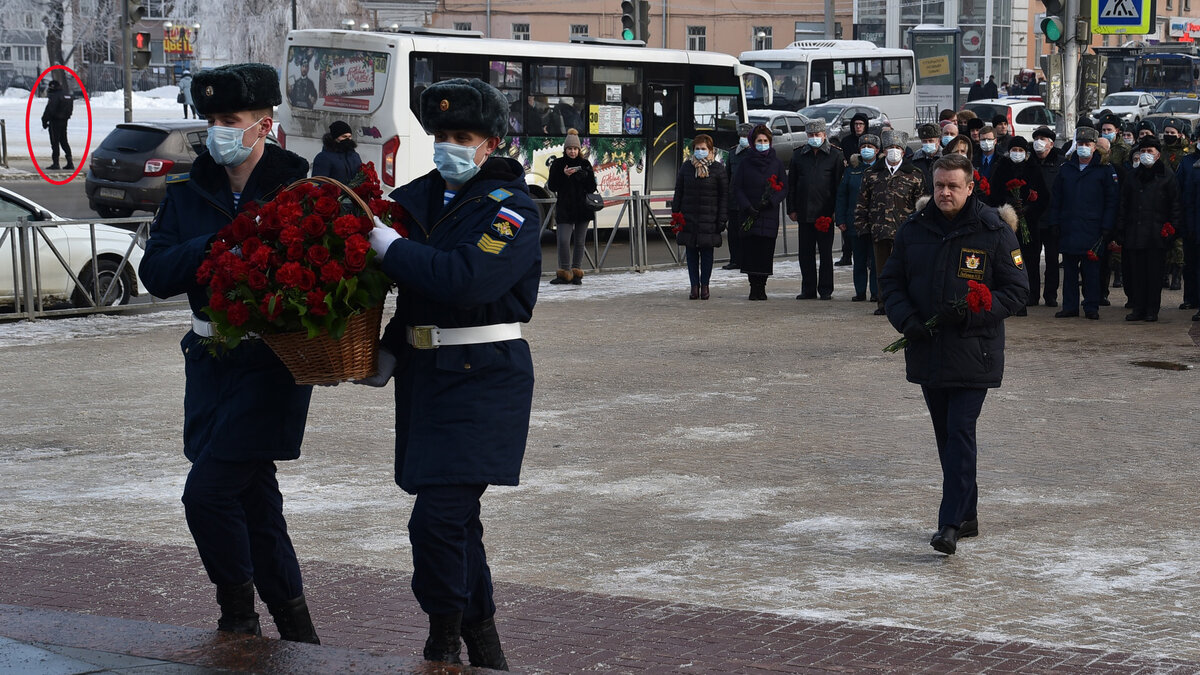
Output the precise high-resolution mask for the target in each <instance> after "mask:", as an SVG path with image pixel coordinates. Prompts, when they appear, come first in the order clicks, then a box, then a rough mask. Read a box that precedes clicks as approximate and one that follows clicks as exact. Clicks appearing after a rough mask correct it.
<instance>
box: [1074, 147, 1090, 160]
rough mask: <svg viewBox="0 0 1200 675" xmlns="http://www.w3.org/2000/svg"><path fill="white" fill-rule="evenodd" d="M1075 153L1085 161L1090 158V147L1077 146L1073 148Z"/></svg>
mask: <svg viewBox="0 0 1200 675" xmlns="http://www.w3.org/2000/svg"><path fill="white" fill-rule="evenodd" d="M1075 154H1076V155H1078V156H1079V159H1082V160H1083V161H1085V162H1086V161H1087V160H1089V159H1091V158H1092V149H1091V148H1089V147H1088V146H1086V145H1081V146H1079V147H1078V148H1075Z"/></svg>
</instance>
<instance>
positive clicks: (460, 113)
mask: <svg viewBox="0 0 1200 675" xmlns="http://www.w3.org/2000/svg"><path fill="white" fill-rule="evenodd" d="M421 126H422V127H424V129H425V131H426V133H430V134H432V133H434V132H435V131H443V130H446V129H455V130H458V129H462V130H465V131H475V132H479V133H481V134H487V135H488V136H496V137H497V138H504V137H505V136H506V135H508V99H507V98H505V97H504V94H502V93H500V90H499V89H496V88H495V87H493V86H492V85H490V84H488V83H487V82H484V81H483V80H479V79H476V78H471V79H469V80H467V79H464V78H461V77H457V78H454V79H452V80H445V81H443V82H438V83H436V84H432V85H430V86H429V87H428V88H426V89H425V91H423V92H421Z"/></svg>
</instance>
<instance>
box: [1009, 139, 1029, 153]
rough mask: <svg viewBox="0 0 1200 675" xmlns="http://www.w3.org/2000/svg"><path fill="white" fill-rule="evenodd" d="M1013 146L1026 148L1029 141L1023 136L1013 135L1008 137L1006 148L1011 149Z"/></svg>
mask: <svg viewBox="0 0 1200 675" xmlns="http://www.w3.org/2000/svg"><path fill="white" fill-rule="evenodd" d="M1013 148H1020V149H1021V150H1028V149H1029V141H1027V140H1025V137H1023V136H1013V137H1012V138H1010V139H1008V149H1009V150H1012V149H1013Z"/></svg>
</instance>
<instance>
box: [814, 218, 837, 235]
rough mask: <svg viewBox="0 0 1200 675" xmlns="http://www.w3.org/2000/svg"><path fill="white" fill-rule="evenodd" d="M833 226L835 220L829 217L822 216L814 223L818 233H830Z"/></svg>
mask: <svg viewBox="0 0 1200 675" xmlns="http://www.w3.org/2000/svg"><path fill="white" fill-rule="evenodd" d="M832 226H833V218H830V217H829V216H821V217H820V218H817V222H815V223H813V227H815V228H817V232H828V231H829V228H830V227H832Z"/></svg>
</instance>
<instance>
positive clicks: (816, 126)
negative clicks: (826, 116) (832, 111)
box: [804, 118, 825, 134]
mask: <svg viewBox="0 0 1200 675" xmlns="http://www.w3.org/2000/svg"><path fill="white" fill-rule="evenodd" d="M804 133H806V134H823V133H825V120H823V119H820V118H817V119H815V120H809V121H808V124H805V125H804Z"/></svg>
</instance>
